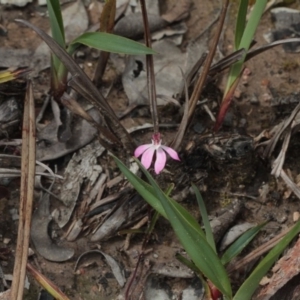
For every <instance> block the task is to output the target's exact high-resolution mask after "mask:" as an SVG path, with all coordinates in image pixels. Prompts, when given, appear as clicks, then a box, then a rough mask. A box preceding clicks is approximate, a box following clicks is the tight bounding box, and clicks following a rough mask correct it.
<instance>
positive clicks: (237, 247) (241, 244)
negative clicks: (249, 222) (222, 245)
mask: <svg viewBox="0 0 300 300" xmlns="http://www.w3.org/2000/svg"><path fill="white" fill-rule="evenodd" d="M265 225H266V222H265V223H263V224H260V225H258V226H255V227H253V228H251V229H249V230H247V231H246V232H245V233H244V234H243V235H241V236H240V237H239V238H238V239H237V240H236V241H235V242H234V243H233V244H232V245H231V246H230V247H229V248H228V249H227V250H226V251H225V253H224V254H223V256H222V258H221V262H222V264H223V265H226V264H228V263H229V262H230V261H231V260H232V259H233V258H234V257H236V256H237V255H238V254H240V253H241V252H242V250H243V249H244V248H245V247H246V246H247V245H248V244H249V243H250V242H251V241H252V240H253V239H254V237H255V236H256V235H257V234H258V232H259V231H260V230H261V229H262V228H263V227H264V226H265Z"/></svg>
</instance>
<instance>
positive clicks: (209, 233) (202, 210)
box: [192, 184, 217, 253]
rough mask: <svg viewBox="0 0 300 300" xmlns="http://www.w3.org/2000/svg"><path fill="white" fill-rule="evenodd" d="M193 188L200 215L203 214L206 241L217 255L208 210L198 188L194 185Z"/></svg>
mask: <svg viewBox="0 0 300 300" xmlns="http://www.w3.org/2000/svg"><path fill="white" fill-rule="evenodd" d="M192 188H193V190H194V192H195V194H196V198H197V202H198V205H199V209H200V213H201V216H202V220H203V225H204V229H205V235H206V240H207V242H208V243H209V245H210V246H211V247H212V249H213V250H214V251H215V253H217V250H216V244H215V240H214V235H213V233H212V229H211V226H210V222H209V219H208V214H207V210H206V207H205V204H204V201H203V198H202V196H201V194H200V192H199V190H198V188H197V187H196V186H195V185H194V184H192Z"/></svg>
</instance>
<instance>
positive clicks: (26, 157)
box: [11, 81, 35, 300]
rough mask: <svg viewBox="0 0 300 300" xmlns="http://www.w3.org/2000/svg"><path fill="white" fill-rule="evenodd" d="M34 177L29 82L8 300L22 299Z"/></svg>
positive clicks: (33, 143) (30, 89)
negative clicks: (15, 245) (15, 241)
mask: <svg viewBox="0 0 300 300" xmlns="http://www.w3.org/2000/svg"><path fill="white" fill-rule="evenodd" d="M34 176H35V112H34V99H33V91H32V83H31V82H30V81H29V82H28V85H27V91H26V96H25V102H24V118H23V129H22V167H21V189H20V191H21V194H20V209H19V215H20V217H19V228H18V239H17V247H16V258H15V265H14V273H13V282H12V287H11V299H14V300H22V299H23V290H24V282H25V275H26V264H27V256H28V247H29V238H30V225H31V215H32V203H33V191H34Z"/></svg>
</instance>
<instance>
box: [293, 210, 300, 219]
mask: <svg viewBox="0 0 300 300" xmlns="http://www.w3.org/2000/svg"><path fill="white" fill-rule="evenodd" d="M299 218H300V213H299V212H298V211H294V213H293V221H294V222H297V221H298V220H299Z"/></svg>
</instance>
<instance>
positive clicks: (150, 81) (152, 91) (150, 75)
mask: <svg viewBox="0 0 300 300" xmlns="http://www.w3.org/2000/svg"><path fill="white" fill-rule="evenodd" d="M140 3H141V9H142V15H143V23H144V29H145V43H146V46H147V47H149V48H151V35H150V29H149V23H148V17H147V10H146V3H145V0H141V1H140ZM146 72H147V87H148V96H149V101H150V110H151V114H152V120H153V131H154V134H156V133H158V131H159V122H158V113H157V101H156V87H155V76H154V64H153V55H152V54H148V55H146Z"/></svg>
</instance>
